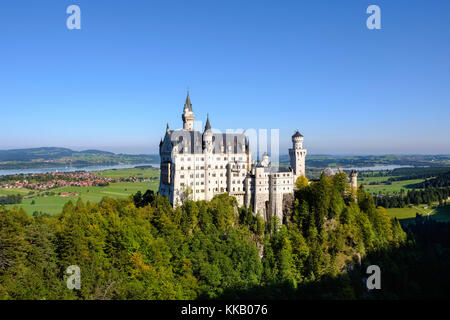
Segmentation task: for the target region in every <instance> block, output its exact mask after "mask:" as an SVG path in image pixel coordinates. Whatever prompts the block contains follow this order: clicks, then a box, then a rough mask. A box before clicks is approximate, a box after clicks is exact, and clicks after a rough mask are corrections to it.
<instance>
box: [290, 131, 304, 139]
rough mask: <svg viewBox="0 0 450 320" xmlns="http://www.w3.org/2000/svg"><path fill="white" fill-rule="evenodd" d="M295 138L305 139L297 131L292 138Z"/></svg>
mask: <svg viewBox="0 0 450 320" xmlns="http://www.w3.org/2000/svg"><path fill="white" fill-rule="evenodd" d="M292 137H293V138H300V137H303V135H302V134H301V133H300V132H299V131H298V130H297V131H295V133H294V135H293V136H292Z"/></svg>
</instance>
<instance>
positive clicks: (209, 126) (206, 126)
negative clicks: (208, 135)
mask: <svg viewBox="0 0 450 320" xmlns="http://www.w3.org/2000/svg"><path fill="white" fill-rule="evenodd" d="M207 130H211V124H210V123H209V114H208V115H207V116H206V125H205V131H207Z"/></svg>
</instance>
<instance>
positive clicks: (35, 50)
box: [0, 0, 450, 155]
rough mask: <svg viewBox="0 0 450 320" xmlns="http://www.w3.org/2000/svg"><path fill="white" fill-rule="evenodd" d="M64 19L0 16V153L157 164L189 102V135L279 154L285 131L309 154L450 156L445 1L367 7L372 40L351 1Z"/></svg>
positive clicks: (51, 2) (43, 14)
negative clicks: (102, 156) (252, 143)
mask: <svg viewBox="0 0 450 320" xmlns="http://www.w3.org/2000/svg"><path fill="white" fill-rule="evenodd" d="M72 4H73V1H72V0H47V1H39V2H32V3H29V2H27V1H24V0H16V1H5V2H4V3H3V7H4V10H1V11H0V26H1V27H2V30H6V31H7V32H5V33H3V34H4V38H3V40H4V41H3V43H4V48H5V50H2V51H1V52H0V58H1V59H0V61H1V62H0V66H1V69H2V76H1V77H0V86H1V87H2V88H3V89H4V90H3V92H2V94H1V95H0V105H1V106H2V111H3V112H2V113H3V114H2V115H3V118H4V119H8V121H5V123H3V124H2V126H1V127H0V136H1V137H6V138H3V139H1V141H0V149H22V148H30V147H35V148H36V147H41V146H42V145H63V146H66V147H67V148H70V149H72V150H77V149H99V150H105V151H109V152H114V153H125V154H157V153H158V144H159V140H160V138H161V137H162V136H163V135H164V133H165V126H166V123H167V122H169V124H170V127H171V128H180V127H181V113H182V109H183V103H184V100H185V97H186V90H187V88H188V87H189V88H190V95H191V100H192V104H193V110H194V114H195V116H196V120H201V121H200V122H199V123H201V122H202V121H205V120H206V114H207V113H209V116H210V120H211V124H212V126H213V127H214V128H220V129H221V131H222V132H225V130H226V128H230V127H233V129H238V128H244V129H245V128H247V129H248V128H256V129H266V130H269V131H270V130H271V129H278V130H279V138H280V144H279V146H280V150H279V154H285V153H287V152H288V148H290V146H291V143H290V136H291V135H292V133H293V132H294V130H296V129H298V130H300V132H301V133H302V134H303V135H304V136H305V141H304V145H305V147H306V148H307V149H308V153H309V154H323V155H388V154H397V155H400V154H403V155H414V154H423V155H439V154H441V155H446V154H450V130H448V120H449V119H450V90H449V86H450V60H449V59H448V57H449V56H450V43H449V42H448V41H442V39H446V38H450V29H449V28H448V27H447V23H446V21H447V12H450V2H448V1H436V2H434V5H433V6H430V5H427V2H426V1H418V2H414V3H410V2H408V1H405V0H401V1H395V3H394V2H389V1H381V0H380V1H377V5H379V6H380V8H381V21H382V28H381V30H369V29H368V28H367V27H366V19H367V18H368V15H367V14H366V8H367V6H368V5H369V4H370V3H368V2H367V1H363V0H357V1H352V2H351V3H346V5H342V4H340V3H336V2H333V1H324V0H322V1H316V2H314V3H304V2H302V3H300V2H298V1H286V2H285V3H283V6H279V5H277V4H275V3H271V2H267V1H262V2H261V1H253V0H249V1H246V2H245V3H243V2H242V1H236V0H231V1H230V0H228V1H223V0H220V1H215V2H211V1H204V0H198V1H191V2H189V3H186V2H185V1H172V2H170V3H168V2H164V3H160V2H155V3H153V2H151V3H150V2H148V1H143V0H135V1H133V2H132V5H130V2H129V1H124V0H118V1H116V2H114V4H111V3H110V2H108V1H105V0H97V1H95V2H93V1H87V0H78V1H76V4H77V5H78V6H80V8H81V12H82V27H81V30H68V29H67V28H66V19H67V18H68V15H67V14H66V8H67V7H68V6H69V5H72ZM24 7H26V8H27V9H26V10H24V9H23V8H24ZM186 17H187V18H188V20H187V22H186ZM268 151H270V150H268Z"/></svg>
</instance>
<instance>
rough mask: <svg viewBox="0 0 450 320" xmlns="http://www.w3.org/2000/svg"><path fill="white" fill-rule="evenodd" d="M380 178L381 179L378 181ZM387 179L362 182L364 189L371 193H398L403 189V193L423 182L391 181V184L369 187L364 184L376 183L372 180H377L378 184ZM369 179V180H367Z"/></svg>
mask: <svg viewBox="0 0 450 320" xmlns="http://www.w3.org/2000/svg"><path fill="white" fill-rule="evenodd" d="M380 178H382V179H381V180H380ZM388 178H389V177H376V178H372V177H370V178H365V179H367V180H364V181H362V183H363V185H364V189H366V190H367V191H368V192H371V193H379V192H381V193H394V192H397V193H400V190H401V189H405V191H408V190H412V189H413V188H414V187H413V185H415V184H417V183H420V182H423V179H413V180H403V181H393V182H392V184H376V185H369V184H366V183H370V182H372V181H377V180H374V179H378V180H379V181H380V182H381V181H385V180H387V179H388ZM369 179H370V180H369ZM377 182H378V181H377Z"/></svg>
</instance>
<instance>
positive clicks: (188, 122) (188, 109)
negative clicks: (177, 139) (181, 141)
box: [181, 91, 195, 130]
mask: <svg viewBox="0 0 450 320" xmlns="http://www.w3.org/2000/svg"><path fill="white" fill-rule="evenodd" d="M194 118H195V117H194V112H193V111H192V103H191V98H190V97H189V91H188V92H187V97H186V101H185V102H184V109H183V114H182V116H181V119H183V129H184V130H194Z"/></svg>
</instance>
